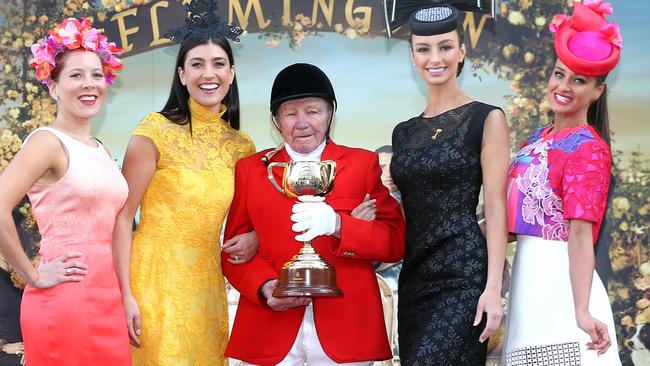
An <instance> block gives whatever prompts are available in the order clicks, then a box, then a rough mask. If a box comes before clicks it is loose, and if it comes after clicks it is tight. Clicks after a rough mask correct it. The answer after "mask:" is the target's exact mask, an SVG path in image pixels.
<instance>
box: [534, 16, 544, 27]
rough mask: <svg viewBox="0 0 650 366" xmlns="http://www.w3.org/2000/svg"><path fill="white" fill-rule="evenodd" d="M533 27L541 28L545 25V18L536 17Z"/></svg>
mask: <svg viewBox="0 0 650 366" xmlns="http://www.w3.org/2000/svg"><path fill="white" fill-rule="evenodd" d="M535 25H536V26H538V27H540V28H541V27H543V26H545V25H546V18H545V17H541V16H540V17H537V18H535Z"/></svg>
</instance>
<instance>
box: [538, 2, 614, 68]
mask: <svg viewBox="0 0 650 366" xmlns="http://www.w3.org/2000/svg"><path fill="white" fill-rule="evenodd" d="M612 13H613V9H612V4H611V3H606V2H604V1H603V0H584V1H583V2H575V3H574V8H573V15H572V16H568V15H566V14H558V15H555V16H554V17H553V19H552V20H551V22H550V23H549V30H550V31H551V32H553V33H555V52H556V53H557V56H558V57H559V58H560V60H562V62H563V63H564V64H565V65H567V66H568V67H569V68H570V69H571V70H572V71H574V72H576V73H579V74H582V75H586V76H601V75H605V74H607V73H609V72H610V71H612V69H614V67H616V64H618V61H619V59H620V56H621V48H622V47H623V38H622V37H621V31H620V29H619V27H618V24H617V23H616V22H611V23H608V22H607V20H606V19H605V15H610V14H612Z"/></svg>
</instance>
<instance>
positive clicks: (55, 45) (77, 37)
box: [31, 18, 123, 85]
mask: <svg viewBox="0 0 650 366" xmlns="http://www.w3.org/2000/svg"><path fill="white" fill-rule="evenodd" d="M48 33H49V35H48V36H45V38H44V39H42V40H41V41H40V42H39V43H37V44H34V45H32V47H31V50H32V54H33V55H34V60H33V61H32V66H34V67H35V68H36V77H37V78H38V79H39V80H40V81H41V82H42V83H43V84H45V85H49V84H50V83H51V82H52V79H51V70H52V69H54V68H55V67H56V56H57V55H58V54H60V53H62V52H65V51H66V50H74V49H78V48H80V47H81V48H83V49H85V50H87V51H91V52H95V53H97V55H98V56H99V58H100V59H101V60H102V65H103V69H104V74H105V77H106V81H107V82H108V83H109V84H111V83H112V81H113V79H115V73H114V71H118V70H121V69H122V62H121V61H120V60H119V59H118V58H117V57H116V56H119V55H121V54H122V51H123V50H122V49H121V48H118V47H117V46H116V45H115V43H113V42H108V39H107V38H106V35H104V34H102V31H100V30H99V29H95V28H93V27H92V25H91V23H90V21H89V20H88V19H85V18H84V19H82V20H81V21H79V20H77V19H75V18H67V19H64V20H63V21H62V22H61V23H60V24H57V25H56V26H54V28H52V30H50V31H49V32H48Z"/></svg>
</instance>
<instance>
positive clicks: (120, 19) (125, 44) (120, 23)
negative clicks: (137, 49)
mask: <svg viewBox="0 0 650 366" xmlns="http://www.w3.org/2000/svg"><path fill="white" fill-rule="evenodd" d="M137 12H138V8H133V9H129V10H126V11H123V12H121V13H117V14H115V15H113V17H112V18H111V22H112V21H114V20H117V28H118V29H119V31H120V40H121V41H122V48H123V49H124V52H125V53H126V52H129V51H131V50H132V49H133V45H132V44H129V40H128V39H127V38H126V37H128V35H129V34H133V33H137V32H138V30H139V29H140V27H133V28H129V29H126V25H125V24H124V18H126V17H128V16H130V15H136V14H137Z"/></svg>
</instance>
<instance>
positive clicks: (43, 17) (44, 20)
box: [38, 15, 49, 25]
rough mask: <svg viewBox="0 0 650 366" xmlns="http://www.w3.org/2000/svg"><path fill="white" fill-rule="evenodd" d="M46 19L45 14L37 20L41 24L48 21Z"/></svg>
mask: <svg viewBox="0 0 650 366" xmlns="http://www.w3.org/2000/svg"><path fill="white" fill-rule="evenodd" d="M48 19H49V18H48V17H47V15H41V16H40V17H38V22H39V23H41V25H43V24H45V23H46V22H47V21H48Z"/></svg>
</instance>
